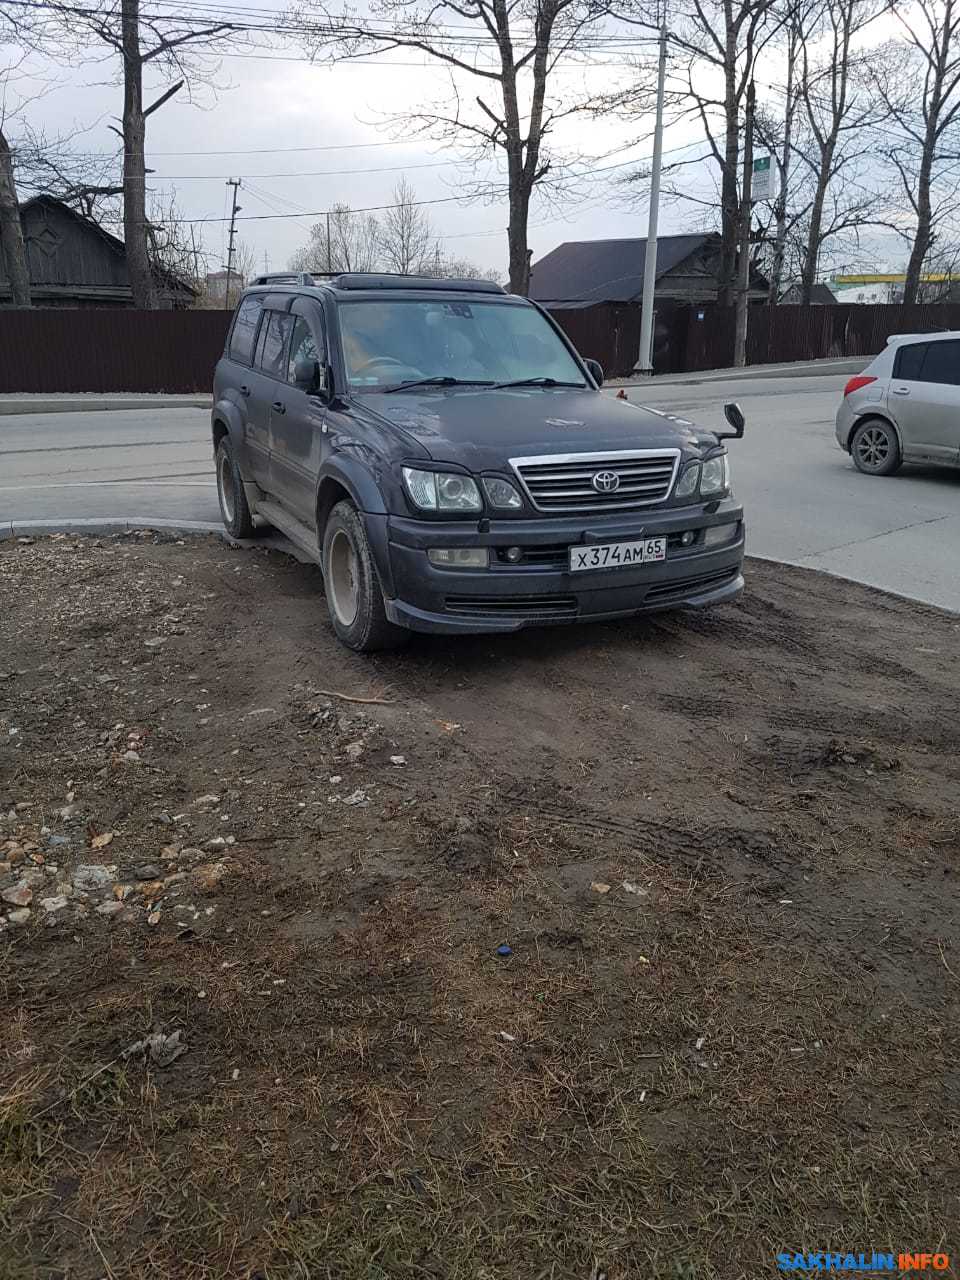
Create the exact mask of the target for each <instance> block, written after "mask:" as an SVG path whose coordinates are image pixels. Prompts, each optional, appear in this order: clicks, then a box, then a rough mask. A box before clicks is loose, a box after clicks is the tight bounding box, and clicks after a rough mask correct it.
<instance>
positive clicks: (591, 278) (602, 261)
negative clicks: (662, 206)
mask: <svg viewBox="0 0 960 1280" xmlns="http://www.w3.org/2000/svg"><path fill="white" fill-rule="evenodd" d="M713 238H714V236H712V235H709V234H705V233H704V234H700V235H689V236H659V237H658V239H657V279H658V280H659V279H660V277H661V276H663V275H665V274H666V272H668V271H672V270H673V268H674V267H677V266H679V265H680V263H681V262H683V261H684V260H685V259H686V258H689V257H690V255H691V254H692V253H696V251H697V250H698V249H700V248H702V246H703V245H704V244H705V243H706V242H707V241H708V240H711V239H713ZM646 257H647V242H646V240H645V239H643V240H569V241H567V243H566V244H561V245H558V246H557V248H556V249H554V250H553V251H552V252H551V253H548V254H547V256H546V257H545V258H541V259H540V261H539V262H537V263H534V267H533V274H532V276H531V280H530V296H531V298H535V299H536V300H537V301H538V302H561V301H563V302H581V303H588V302H631V301H632V300H633V299H634V298H639V297H640V295H641V294H642V292H643V268H644V263H645V261H646Z"/></svg>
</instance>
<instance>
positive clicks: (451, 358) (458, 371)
mask: <svg viewBox="0 0 960 1280" xmlns="http://www.w3.org/2000/svg"><path fill="white" fill-rule="evenodd" d="M340 333H341V337H342V340H343V358H344V362H345V364H346V368H347V379H348V381H349V383H350V387H351V389H352V390H354V391H373V390H378V389H381V388H383V387H397V386H399V385H401V384H402V383H405V382H419V381H421V380H422V379H431V380H432V379H434V378H436V379H444V380H448V385H449V380H450V379H456V380H457V381H458V382H472V383H488V384H497V383H504V382H519V381H522V380H526V379H528V378H531V379H541V378H542V379H546V380H549V381H555V382H565V383H574V384H575V385H576V386H578V387H582V386H585V385H586V384H585V382H584V378H583V374H582V372H581V371H580V369H579V368H578V367H577V365H576V363H575V362H574V359H573V357H572V356H571V355H570V352H569V351H568V350H567V348H566V347H565V346H564V344H563V343H562V342H561V340H560V338H559V337H558V336H557V334H556V333H555V332H554V330H553V328H552V327H551V326H550V324H549V323H548V322H547V321H546V320H545V319H544V318H543V316H542V315H541V314H540V312H539V311H538V310H537V309H536V307H531V306H523V305H518V304H516V303H508V302H507V303H505V302H499V303H498V302H486V301H483V302H477V301H474V300H471V301H469V302H455V301H452V300H450V299H443V298H437V299H433V298H431V299H428V300H425V301H422V302H420V301H415V300H412V299H402V298H398V299H396V300H394V301H390V302H386V301H381V300H380V299H379V298H378V299H376V300H375V301H370V302H345V303H342V304H341V306H340Z"/></svg>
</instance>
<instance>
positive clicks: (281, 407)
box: [270, 400, 287, 413]
mask: <svg viewBox="0 0 960 1280" xmlns="http://www.w3.org/2000/svg"><path fill="white" fill-rule="evenodd" d="M270 407H271V408H272V409H275V410H276V411H277V413H286V412H287V406H286V405H285V404H284V403H283V401H282V400H274V402H273V404H272V405H271V406H270Z"/></svg>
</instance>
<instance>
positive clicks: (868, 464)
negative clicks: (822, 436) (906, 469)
mask: <svg viewBox="0 0 960 1280" xmlns="http://www.w3.org/2000/svg"><path fill="white" fill-rule="evenodd" d="M850 455H851V457H852V458H853V465H854V466H855V467H856V468H857V470H858V471H862V472H863V473H864V475H867V476H892V475H893V473H894V472H895V471H898V470H899V469H900V463H901V461H902V459H901V457H900V442H899V440H898V439H897V433H896V431H894V429H893V427H892V426H891V425H890V423H889V422H884V420H883V419H882V418H868V419H867V420H866V422H861V423H860V425H859V427H857V429H856V431H855V432H854V433H853V439H852V440H851V441H850Z"/></svg>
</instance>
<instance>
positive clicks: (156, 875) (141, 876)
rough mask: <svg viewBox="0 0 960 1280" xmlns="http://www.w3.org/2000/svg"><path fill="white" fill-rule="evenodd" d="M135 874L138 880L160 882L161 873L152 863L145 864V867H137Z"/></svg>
mask: <svg viewBox="0 0 960 1280" xmlns="http://www.w3.org/2000/svg"><path fill="white" fill-rule="evenodd" d="M133 874H134V875H135V876H136V878H137V879H138V880H159V879H160V875H161V871H160V868H159V867H156V866H154V864H153V863H152V862H145V863H144V864H143V866H141V867H137V868H136V870H135V871H134V873H133Z"/></svg>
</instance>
